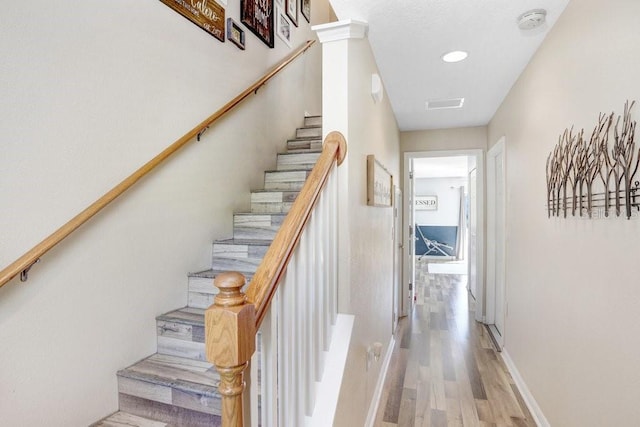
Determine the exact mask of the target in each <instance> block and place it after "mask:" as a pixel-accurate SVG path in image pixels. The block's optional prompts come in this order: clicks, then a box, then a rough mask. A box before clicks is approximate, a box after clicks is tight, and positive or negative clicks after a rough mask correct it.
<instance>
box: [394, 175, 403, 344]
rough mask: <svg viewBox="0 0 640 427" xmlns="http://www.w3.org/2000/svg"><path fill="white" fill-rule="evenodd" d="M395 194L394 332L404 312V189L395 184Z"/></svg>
mask: <svg viewBox="0 0 640 427" xmlns="http://www.w3.org/2000/svg"><path fill="white" fill-rule="evenodd" d="M394 188H395V191H394V194H393V322H392V332H393V331H395V330H396V326H397V325H398V318H399V317H400V313H402V312H403V307H402V306H403V303H405V302H404V301H403V298H402V249H403V245H402V191H401V190H400V187H398V186H394Z"/></svg>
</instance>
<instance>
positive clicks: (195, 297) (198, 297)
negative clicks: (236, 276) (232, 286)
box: [187, 272, 253, 309]
mask: <svg viewBox="0 0 640 427" xmlns="http://www.w3.org/2000/svg"><path fill="white" fill-rule="evenodd" d="M242 274H243V275H244V277H245V278H246V284H245V287H244V288H243V289H246V286H247V284H248V283H249V282H250V281H251V279H252V278H253V273H248V272H245V273H242ZM217 293H218V288H216V287H215V286H214V285H213V278H209V277H196V276H189V296H188V304H187V305H188V306H189V307H193V308H201V309H207V308H209V306H210V305H211V304H213V298H214V297H215V296H216V294H217Z"/></svg>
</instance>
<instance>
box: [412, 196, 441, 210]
mask: <svg viewBox="0 0 640 427" xmlns="http://www.w3.org/2000/svg"><path fill="white" fill-rule="evenodd" d="M415 205H416V210H418V211H437V210H438V196H416V198H415Z"/></svg>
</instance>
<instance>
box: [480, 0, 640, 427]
mask: <svg viewBox="0 0 640 427" xmlns="http://www.w3.org/2000/svg"><path fill="white" fill-rule="evenodd" d="M639 15H640V2H638V1H636V0H614V1H610V2H606V4H605V3H603V2H601V1H597V0H581V1H573V2H570V3H569V5H568V6H567V8H566V10H565V11H564V13H563V15H562V16H561V17H560V19H559V20H558V22H557V24H556V25H555V26H554V28H553V29H552V30H551V32H550V34H549V35H548V36H547V38H546V39H545V41H544V43H543V44H542V46H541V47H540V49H539V50H538V52H537V54H536V55H535V57H534V58H533V59H532V60H531V62H530V64H529V66H528V67H527V69H526V70H525V72H524V73H523V74H522V76H521V77H520V79H519V80H518V82H517V83H516V84H515V85H514V87H513V88H512V90H511V92H510V93H509V95H508V96H507V98H506V99H505V101H504V102H503V104H502V106H501V107H500V108H499V110H498V111H497V113H496V115H495V117H494V118H493V120H492V121H491V123H490V125H489V142H490V144H495V143H496V142H497V141H498V139H499V138H500V137H501V136H503V135H504V136H505V140H506V164H507V169H506V174H507V246H506V254H507V258H506V263H507V271H506V279H507V291H506V292H507V301H508V317H507V319H506V342H505V348H506V349H507V351H508V352H509V354H510V356H511V358H512V359H513V361H514V362H515V365H516V366H517V368H518V370H519V371H520V373H521V374H522V377H523V378H524V380H525V382H526V384H527V385H528V387H529V389H530V390H531V392H532V394H533V396H534V397H535V399H536V401H537V402H538V404H539V405H540V407H541V409H542V411H543V413H544V415H545V416H546V418H547V419H548V421H549V422H550V424H551V425H553V426H563V427H573V426H580V427H590V426H594V427H595V426H630V425H635V424H637V420H638V419H639V418H640V406H638V404H637V403H638V401H639V400H640V386H639V385H640V369H638V361H639V360H640V340H638V325H640V310H639V309H638V301H640V287H639V286H638V275H639V273H640V267H639V264H638V254H639V253H640V252H639V249H638V248H639V246H638V236H639V235H640V222H639V221H638V219H637V218H633V219H631V220H626V219H623V218H610V219H592V220H588V219H576V218H567V219H563V218H558V219H556V218H554V219H548V218H547V213H546V210H545V209H546V208H545V205H546V200H545V194H546V192H545V161H546V157H547V155H548V153H549V152H550V151H551V150H552V149H553V147H554V146H555V144H556V143H557V141H558V136H559V135H560V134H561V133H562V132H563V131H564V129H566V128H567V127H571V126H572V125H575V126H576V127H577V128H578V129H580V128H583V127H584V128H585V129H586V130H587V132H589V133H590V132H591V129H592V128H593V126H595V124H596V122H597V119H598V114H599V113H600V112H604V113H609V112H611V111H616V113H618V114H619V113H621V112H622V109H623V106H624V102H625V100H627V99H632V100H633V99H635V100H638V99H639V94H640V80H639V79H638V76H639V75H640V56H639V55H638V53H639V52H638V40H640V26H638V20H637V17H638V16H639ZM633 118H634V119H635V120H638V119H639V118H640V111H639V110H638V109H637V107H636V110H635V112H634V114H633Z"/></svg>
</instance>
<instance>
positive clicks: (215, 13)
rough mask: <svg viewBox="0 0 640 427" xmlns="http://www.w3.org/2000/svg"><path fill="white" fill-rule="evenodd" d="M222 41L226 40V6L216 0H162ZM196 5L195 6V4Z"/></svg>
mask: <svg viewBox="0 0 640 427" xmlns="http://www.w3.org/2000/svg"><path fill="white" fill-rule="evenodd" d="M160 1H161V2H162V3H164V4H166V5H167V6H169V7H170V8H171V9H173V10H175V11H176V12H178V13H179V14H180V15H182V16H184V17H185V18H187V19H188V20H189V21H191V22H193V23H194V24H196V25H197V26H198V27H200V28H202V29H203V30H205V31H206V32H207V33H209V34H211V35H212V36H213V37H215V38H217V39H218V40H220V41H221V42H223V41H224V24H225V20H224V8H223V7H222V6H220V5H219V4H218V3H217V2H216V1H215V0H199V1H197V2H187V1H184V0H160ZM194 5H195V6H194Z"/></svg>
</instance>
